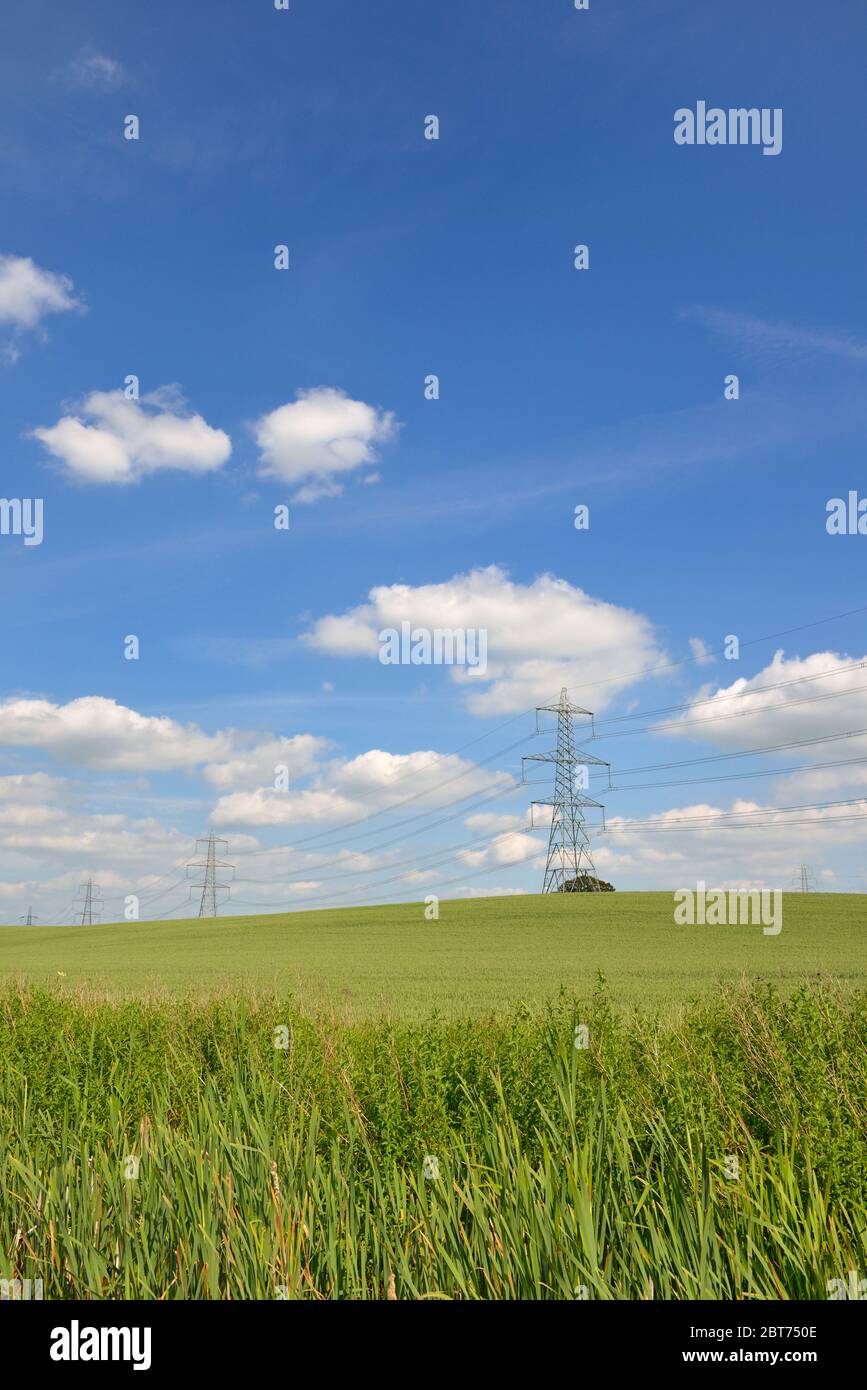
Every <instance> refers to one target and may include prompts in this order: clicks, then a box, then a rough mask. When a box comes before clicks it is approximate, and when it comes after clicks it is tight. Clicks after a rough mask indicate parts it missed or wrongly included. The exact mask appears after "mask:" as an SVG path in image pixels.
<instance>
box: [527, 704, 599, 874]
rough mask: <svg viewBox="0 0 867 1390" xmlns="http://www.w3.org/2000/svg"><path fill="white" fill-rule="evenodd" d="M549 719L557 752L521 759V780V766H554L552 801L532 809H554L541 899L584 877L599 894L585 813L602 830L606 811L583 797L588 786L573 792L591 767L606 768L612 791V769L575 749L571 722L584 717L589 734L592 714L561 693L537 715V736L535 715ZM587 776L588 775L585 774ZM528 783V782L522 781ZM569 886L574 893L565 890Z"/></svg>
mask: <svg viewBox="0 0 867 1390" xmlns="http://www.w3.org/2000/svg"><path fill="white" fill-rule="evenodd" d="M544 713H549V714H556V716H557V747H556V749H554V750H553V751H552V752H550V753H529V754H526V755H525V756H524V757H523V758H522V759H521V764H522V775H523V764H524V763H525V762H536V763H553V764H554V795H553V796H552V797H551V799H550V800H549V801H533V802H532V803H531V817H532V807H534V806H552V807H553V808H554V809H553V813H552V815H551V831H550V834H549V836H548V860H547V863H546V864H545V878H544V881H543V884H542V892H543V893H564V892H574V891H575V889H576V887H577V882H576V881H577V879H578V878H579V877H580V876H581V875H582V874H588V875H590V876H591V877H592V878H593V880H594V884H593V888H594V890H595V891H597V892H598V891H599V888H598V883H597V882H596V869H595V867H594V864H593V859H592V856H591V854H590V840H589V837H588V835H587V831H586V828H585V826H586V817H585V815H584V810H585V807H587V806H594V807H596V808H598V809H599V810H601V811H602V813H603V814H602V823H603V826H604V824H605V808H604V807H603V805H602V803H601V801H594V800H593V798H592V797H590V796H587V795H585V792H586V786H585V785H582V786H580V787H579V786H577V785H576V783H577V782H578V780H579V778H578V769H580V768H588V769H589V768H590V767H591V766H596V767H604V768H606V769H607V770H608V786H609V788H610V786H611V770H610V764H609V763H606V762H604V761H603V759H602V758H595V757H594V756H593V754H592V753H585V752H583V751H582V750H581V749H576V747H575V734H574V731H573V728H572V720H573V718H574V716H575V715H576V714H578V715H586V716H587V718H588V719H589V720H590V728H591V733H592V734H593V736H595V731H594V730H593V715H592V714H591V712H590V710H587V709H582V708H581V706H580V705H573V704H572V703H571V702H570V700H569V694H568V691H567V690H566V688H565V687H564V688H563V689H562V690H561V691H560V699H559V701H558V702H557V704H556V705H539V706H538V708H537V710H536V732H537V733H541V732H542V730H541V729H540V728H539V715H540V714H544ZM587 775H588V776H589V773H588V774H587ZM524 781H526V776H524ZM567 884H571V885H572V887H567V886H566V885H567Z"/></svg>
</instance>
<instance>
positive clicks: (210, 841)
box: [187, 835, 235, 917]
mask: <svg viewBox="0 0 867 1390" xmlns="http://www.w3.org/2000/svg"><path fill="white" fill-rule="evenodd" d="M199 845H204V846H206V848H205V849H199ZM217 845H225V846H226V849H225V852H226V854H228V852H229V842H228V840H221V839H219V837H218V836H216V835H209V836H208V837H207V839H204V838H202V839H201V840H197V841H196V854H203V855H204V856H205V858H204V859H197V860H193V861H192V862H191V863H189V864H188V865H187V870H188V871H189V870H190V869H204V875H203V878H202V882H201V883H198V882H195V883H191V884H190V897H192V890H193V888H201V890H202V898H201V901H200V903H199V916H200V917H216V915H217V894H218V892H219V893H222V892H223V891H225V893H226V894H227V896H228V893H229V891H230V890H229V885H228V883H218V882H217V870H218V869H231V870H232V873H234V872H235V866H234V864H227V863H226V861H225V860H224V859H218V858H217Z"/></svg>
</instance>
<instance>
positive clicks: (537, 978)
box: [0, 893, 867, 1018]
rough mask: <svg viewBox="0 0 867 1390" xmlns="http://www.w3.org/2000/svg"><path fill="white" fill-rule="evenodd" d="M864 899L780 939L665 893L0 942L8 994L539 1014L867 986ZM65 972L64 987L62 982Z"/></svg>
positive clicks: (129, 926) (832, 899)
mask: <svg viewBox="0 0 867 1390" xmlns="http://www.w3.org/2000/svg"><path fill="white" fill-rule="evenodd" d="M865 944H867V899H865V897H864V896H861V895H855V894H851V895H849V894H819V893H817V894H787V895H786V896H785V898H784V904H783V927H782V931H781V932H780V934H779V936H765V935H763V933H762V930H761V928H760V927H747V926H744V927H732V926H719V927H708V926H692V927H690V926H685V927H678V926H675V925H674V921H673V903H672V896H671V894H668V893H616V894H604V895H583V894H576V895H568V896H546V897H542V896H526V897H523V896H522V897H505V898H484V899H474V900H470V901H467V900H461V901H455V902H442V903H441V904H440V919H439V921H438V922H429V921H426V920H425V917H424V908H423V905H422V904H420V903H409V904H407V903H403V904H397V905H389V906H382V907H363V908H340V909H336V910H331V911H324V912H295V913H291V914H287V915H282V916H260V917H224V918H220V919H218V920H216V921H213V920H210V921H209V920H205V921H198V920H192V921H168V922H141V923H129V922H124V923H120V924H115V925H100V926H93V927H0V980H2V979H6V980H13V981H14V980H25V979H26V980H29V981H30V982H32V983H35V984H38V985H45V984H53V985H55V986H58V987H59V988H61V989H62V990H64V991H69V992H72V993H75V992H77V990H78V988H79V987H82V986H87V987H90V988H94V987H95V988H98V989H102V988H108V989H110V990H113V991H114V990H117V991H121V992H123V993H125V994H145V993H149V992H151V991H153V990H156V991H163V990H167V991H170V992H172V993H176V994H179V993H184V994H185V993H190V992H192V993H195V994H199V995H212V994H221V993H226V994H228V993H237V991H238V990H239V989H246V988H252V989H255V990H257V991H261V990H264V991H267V992H269V993H270V992H272V991H273V992H277V993H279V994H280V995H283V996H285V995H286V994H287V992H291V993H293V994H294V995H295V997H296V1000H297V1001H298V1003H299V1004H301V1005H302V1006H308V1007H318V1006H320V1005H322V1004H326V1005H329V1006H331V1007H334V1008H336V1009H338V1010H339V1011H340V1012H341V1013H342V1014H346V1015H347V1016H349V1017H364V1016H370V1015H373V1014H377V1013H381V1012H391V1013H394V1014H396V1015H398V1016H401V1017H406V1018H413V1017H420V1016H423V1015H427V1014H429V1013H430V1012H431V1011H432V1010H434V1009H437V1010H439V1011H440V1012H442V1013H444V1014H449V1015H451V1016H458V1015H463V1016H466V1015H475V1016H478V1015H480V1014H484V1013H487V1012H489V1011H490V1010H499V1011H503V1010H508V1009H509V1008H511V1007H512V1006H513V1005H514V1004H516V1003H518V1002H524V1003H527V1004H529V1005H531V1006H533V1007H535V1006H538V1005H540V1004H541V1003H542V1002H543V1001H545V1000H546V999H550V998H552V997H553V996H554V995H556V994H557V992H558V991H559V990H560V989H561V988H563V989H565V990H566V991H567V993H569V994H570V995H571V994H579V995H580V994H586V993H587V992H589V991H590V990H591V989H592V987H593V984H594V981H595V979H596V975H597V972H599V971H602V972H604V974H605V976H606V978H607V980H608V982H609V984H610V987H611V991H612V995H613V997H614V999H615V1000H616V1001H617V1002H621V1003H638V1002H646V1003H666V1002H672V1001H676V1000H682V999H684V998H690V997H693V996H695V995H698V994H704V993H706V992H707V991H708V990H710V989H711V988H712V987H713V986H714V984H715V983H717V982H718V981H721V980H732V979H736V978H739V977H740V976H741V975H743V974H747V975H748V976H749V977H751V978H758V979H763V980H770V981H773V982H775V983H776V984H778V985H779V987H780V988H781V989H783V990H789V989H791V988H792V987H793V986H794V985H795V984H796V983H797V982H799V981H801V980H804V979H805V978H808V977H814V976H816V975H818V974H830V975H835V976H838V977H840V978H843V979H845V980H847V981H849V982H851V983H856V984H861V985H864V984H867V950H865ZM61 972H62V973H61Z"/></svg>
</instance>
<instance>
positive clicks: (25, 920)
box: [18, 907, 39, 927]
mask: <svg viewBox="0 0 867 1390" xmlns="http://www.w3.org/2000/svg"><path fill="white" fill-rule="evenodd" d="M18 921H19V922H23V923H24V925H25V926H27V927H32V926H33V923H34V922H38V921H39V918H38V917H34V916H33V908H32V907H28V909H27V916H26V917H19V918H18Z"/></svg>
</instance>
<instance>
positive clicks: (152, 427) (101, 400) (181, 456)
mask: <svg viewBox="0 0 867 1390" xmlns="http://www.w3.org/2000/svg"><path fill="white" fill-rule="evenodd" d="M33 435H34V437H35V438H36V439H38V440H39V441H40V442H41V443H42V444H44V445H45V447H46V449H48V451H49V452H50V453H51V454H53V455H54V457H55V458H56V459H59V460H60V462H61V463H62V464H63V466H64V468H65V469H66V472H67V474H68V475H69V476H70V477H73V478H76V479H78V480H80V481H83V482H88V483H135V482H138V481H139V480H140V479H141V478H143V477H146V476H147V475H148V474H151V473H156V472H159V471H162V470H165V469H178V470H181V471H182V472H185V473H211V472H213V471H215V470H216V469H219V468H222V466H223V464H224V463H225V462H226V460H227V459H228V457H229V455H230V454H231V452H232V441H231V440H230V438H229V436H228V435H227V434H225V433H224V431H223V430H220V429H214V428H213V426H211V425H209V424H207V422H206V421H205V420H204V419H203V418H202V416H201V415H194V414H189V413H188V412H186V410H185V408H184V406H183V402H182V401H181V399H180V398H179V396H178V393H177V391H176V389H175V388H173V387H163V388H161V389H160V390H158V391H154V392H151V393H150V394H149V395H147V396H143V397H142V399H141V400H140V401H136V400H127V398H126V396H125V395H124V393H123V391H121V390H117V391H92V392H91V393H90V395H89V396H88V397H87V398H86V400H84V401H83V402H82V404H81V406H80V410H79V413H77V414H74V415H64V416H63V417H62V418H61V419H60V420H58V422H57V424H56V425H52V426H51V427H50V428H45V427H40V428H39V429H35V430H33Z"/></svg>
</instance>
